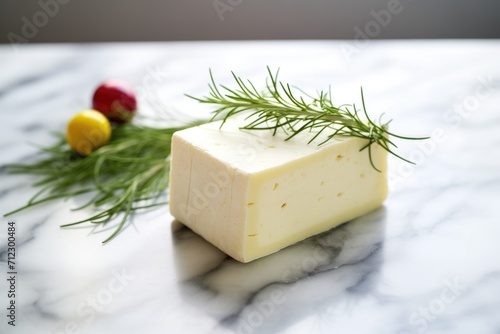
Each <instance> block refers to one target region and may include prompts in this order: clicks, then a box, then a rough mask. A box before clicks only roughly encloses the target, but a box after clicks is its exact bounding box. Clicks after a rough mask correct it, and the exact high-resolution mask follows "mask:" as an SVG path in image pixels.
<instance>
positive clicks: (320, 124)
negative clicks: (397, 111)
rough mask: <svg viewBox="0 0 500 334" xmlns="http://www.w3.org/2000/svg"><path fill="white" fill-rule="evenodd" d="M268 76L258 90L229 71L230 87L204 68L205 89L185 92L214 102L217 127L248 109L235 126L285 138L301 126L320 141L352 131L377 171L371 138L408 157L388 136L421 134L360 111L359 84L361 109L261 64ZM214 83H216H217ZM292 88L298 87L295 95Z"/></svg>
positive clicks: (345, 135) (296, 133) (363, 100)
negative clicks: (395, 129) (397, 129)
mask: <svg viewBox="0 0 500 334" xmlns="http://www.w3.org/2000/svg"><path fill="white" fill-rule="evenodd" d="M267 71H268V75H269V76H268V78H267V80H266V85H265V89H264V90H263V91H262V92H259V91H258V90H257V89H256V88H255V86H254V84H253V83H252V82H251V81H249V80H246V81H245V80H243V79H242V78H240V77H238V76H237V75H236V74H235V73H234V72H231V73H232V76H233V79H234V81H235V82H236V86H237V87H236V88H229V87H227V86H224V85H217V84H216V82H215V79H214V76H213V74H212V71H210V84H209V95H208V96H205V97H202V98H196V97H192V96H189V95H188V96H189V97H191V98H193V99H195V100H197V101H198V102H200V103H206V104H214V105H217V106H218V108H217V109H216V110H214V111H213V120H215V119H221V120H222V123H221V127H222V126H224V123H225V122H226V121H227V120H228V119H229V118H230V117H232V116H234V115H236V114H240V113H244V112H246V113H248V116H247V117H246V118H245V119H246V120H247V123H246V124H245V125H244V126H242V127H241V128H242V129H244V130H271V131H272V133H273V135H275V134H276V133H277V132H278V131H280V130H281V131H283V132H284V133H285V134H286V136H287V137H286V139H285V140H290V139H292V138H294V137H295V136H297V135H298V134H300V133H303V132H311V138H310V140H309V142H308V144H310V143H312V142H313V141H314V140H316V139H317V138H319V137H320V135H322V134H323V135H326V137H321V138H325V139H324V140H322V141H321V142H320V143H319V144H318V145H323V144H325V143H327V142H328V141H330V140H332V139H334V138H337V137H358V138H363V139H366V140H367V143H366V145H364V146H363V147H361V148H360V151H363V150H365V149H367V150H368V156H369V158H370V163H371V164H372V166H373V168H375V169H376V170H377V171H380V170H379V169H378V168H377V167H376V166H375V165H374V163H373V159H372V147H373V144H378V145H380V146H381V147H382V148H383V149H385V150H386V151H387V152H389V153H390V154H392V155H394V156H396V157H398V158H400V159H402V160H404V161H406V162H409V163H413V162H411V161H409V160H407V159H405V158H403V157H401V156H400V155H398V154H397V153H395V151H394V148H397V146H396V144H395V143H394V142H393V141H391V139H390V137H396V138H400V139H409V140H421V139H427V138H417V137H404V136H400V135H397V134H394V133H392V132H390V131H389V130H388V125H389V123H390V122H391V121H390V120H389V121H387V122H385V123H382V122H381V120H380V119H379V122H378V123H377V122H375V121H373V120H372V119H371V118H370V116H369V115H368V112H367V111H366V106H365V99H364V94H363V88H361V102H362V109H361V110H360V109H357V108H356V106H355V105H354V104H343V105H341V106H338V107H337V106H335V105H334V104H333V102H332V94H331V89H330V90H329V91H328V92H323V91H320V92H319V93H318V94H317V96H316V97H313V96H310V95H308V94H306V93H304V92H302V91H301V90H300V89H297V88H295V87H292V86H291V85H290V84H287V83H283V82H281V81H279V79H278V75H279V69H278V70H277V71H276V73H274V74H273V72H272V71H271V69H270V68H269V67H267ZM218 86H219V87H220V88H218ZM295 91H299V92H302V93H303V94H302V95H300V96H299V95H297V94H296V93H295Z"/></svg>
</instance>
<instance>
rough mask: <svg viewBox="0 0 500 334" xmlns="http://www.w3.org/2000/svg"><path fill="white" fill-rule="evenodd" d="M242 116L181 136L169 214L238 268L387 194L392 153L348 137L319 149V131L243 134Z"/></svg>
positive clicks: (177, 143) (175, 155) (345, 218)
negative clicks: (238, 264)
mask: <svg viewBox="0 0 500 334" xmlns="http://www.w3.org/2000/svg"><path fill="white" fill-rule="evenodd" d="M242 122H243V120H242V119H241V118H234V119H229V120H228V121H227V122H226V124H224V126H223V127H222V128H221V129H219V128H220V122H214V123H208V124H204V125H201V126H198V127H193V128H190V129H186V130H182V131H179V132H176V133H175V134H174V136H173V140H172V162H171V174H170V212H171V213H172V215H173V216H174V217H175V218H176V219H177V220H179V221H180V222H182V223H184V224H185V225H187V226H188V227H189V228H191V229H192V230H193V231H194V232H196V233H198V234H199V235H201V236H202V237H203V238H205V239H206V240H208V241H209V242H210V243H212V244H213V245H215V246H216V247H218V248H219V249H221V250H222V251H224V252H225V253H227V254H228V255H230V256H231V257H233V258H235V259H236V260H239V261H241V262H249V261H252V260H255V259H257V258H260V257H262V256H265V255H268V254H271V253H273V252H276V251H278V250H280V249H282V248H284V247H287V246H289V245H292V244H294V243H296V242H298V241H300V240H303V239H305V238H307V237H310V236H312V235H315V234H318V233H320V232H323V231H326V230H328V229H330V228H332V227H335V226H337V225H339V224H341V223H344V222H347V221H349V220H351V219H353V218H355V217H358V216H360V215H363V214H365V213H367V212H369V211H371V210H373V209H375V208H377V207H378V206H380V205H381V204H382V202H383V201H384V199H385V198H386V196H387V152H386V151H385V150H384V149H382V148H381V147H380V146H378V145H373V146H372V159H373V162H374V164H375V166H376V167H377V168H378V169H380V170H381V171H382V172H377V171H376V170H375V169H374V168H373V167H372V165H371V164H370V160H369V157H368V151H367V150H364V151H361V152H360V151H359V150H360V148H362V147H363V146H364V145H366V143H367V141H366V140H364V139H360V138H355V137H348V138H340V139H336V140H331V141H329V142H328V143H326V144H324V145H322V146H318V143H319V142H321V141H322V140H324V137H320V138H318V139H317V140H316V141H315V142H313V143H311V144H307V142H308V141H309V139H310V138H312V136H314V133H303V134H300V135H299V136H296V137H294V138H293V139H292V140H290V141H285V140H284V139H285V138H286V135H285V134H284V133H282V132H278V133H277V134H276V135H275V136H273V135H272V131H242V130H240V129H239V128H240V127H241V126H242V125H243V123H242Z"/></svg>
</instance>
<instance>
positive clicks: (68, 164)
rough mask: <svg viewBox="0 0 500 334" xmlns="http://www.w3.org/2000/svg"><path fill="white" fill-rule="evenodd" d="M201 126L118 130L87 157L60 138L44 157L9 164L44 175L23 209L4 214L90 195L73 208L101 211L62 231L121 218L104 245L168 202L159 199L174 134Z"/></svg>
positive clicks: (10, 169)
mask: <svg viewBox="0 0 500 334" xmlns="http://www.w3.org/2000/svg"><path fill="white" fill-rule="evenodd" d="M198 124H200V122H196V123H192V124H189V125H186V126H182V127H174V128H150V127H142V126H136V125H131V124H126V125H123V126H119V127H117V128H115V129H114V130H113V137H112V139H111V141H110V142H109V143H108V144H107V145H105V146H103V147H101V148H100V149H98V150H96V151H95V152H93V153H91V154H90V155H89V156H87V157H81V156H79V155H77V154H75V153H73V152H72V151H71V149H70V148H69V147H68V145H67V144H66V142H65V140H64V137H63V136H62V135H58V137H59V142H58V143H57V144H55V145H54V146H51V147H48V148H42V151H44V152H45V153H46V154H47V157H46V158H45V159H42V160H40V161H38V162H35V163H33V164H12V165H7V166H6V169H7V171H8V172H10V173H16V174H32V175H38V176H40V177H41V180H40V181H38V182H36V183H35V184H34V186H36V187H40V190H39V191H38V192H37V193H36V194H35V195H34V196H33V197H32V198H31V199H30V200H29V201H28V203H27V204H26V205H25V206H23V207H21V208H18V209H16V210H14V211H12V212H9V213H7V214H6V216H7V215H12V214H13V213H16V212H18V211H21V210H24V209H27V208H30V207H33V206H35V205H38V204H41V203H44V202H47V201H52V200H55V199H66V198H71V197H74V196H78V195H81V194H85V193H91V194H92V198H91V200H90V201H88V202H87V203H85V204H84V205H82V206H81V207H78V208H74V210H79V209H83V208H86V207H92V208H94V209H96V210H97V213H96V214H94V215H92V216H91V217H89V218H86V219H83V220H80V221H76V222H73V223H68V224H64V225H62V227H68V226H74V225H78V224H82V223H93V224H106V223H108V222H110V221H111V220H112V219H114V218H116V217H119V216H121V218H120V220H119V222H118V225H117V227H116V228H115V230H114V231H113V233H112V234H111V235H110V236H109V237H108V238H106V240H104V241H103V243H106V242H108V241H110V240H111V239H112V238H114V237H115V236H116V235H117V234H118V233H119V232H120V231H121V230H122V229H123V227H124V226H125V224H126V222H127V220H128V218H129V216H130V214H131V213H132V212H133V211H135V210H138V209H146V208H151V207H154V206H158V205H162V204H165V202H164V201H160V200H159V199H160V197H161V195H162V194H164V193H165V190H166V189H167V187H168V174H169V170H170V161H169V156H170V144H171V139H172V135H173V133H174V132H175V131H177V130H181V129H184V128H186V127H190V126H193V125H198Z"/></svg>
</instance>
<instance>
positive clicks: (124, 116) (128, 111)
mask: <svg viewBox="0 0 500 334" xmlns="http://www.w3.org/2000/svg"><path fill="white" fill-rule="evenodd" d="M92 108H93V109H95V110H99V111H100V112H101V113H103V114H104V115H105V116H106V117H107V118H108V119H109V120H110V121H112V122H116V123H125V122H128V121H130V120H131V119H132V117H134V114H135V112H136V110H137V99H136V97H135V92H134V88H133V87H132V85H130V84H129V83H127V82H125V81H123V80H118V79H112V80H107V81H105V82H104V83H103V84H102V85H100V86H99V87H97V89H96V91H95V93H94V96H93V98H92Z"/></svg>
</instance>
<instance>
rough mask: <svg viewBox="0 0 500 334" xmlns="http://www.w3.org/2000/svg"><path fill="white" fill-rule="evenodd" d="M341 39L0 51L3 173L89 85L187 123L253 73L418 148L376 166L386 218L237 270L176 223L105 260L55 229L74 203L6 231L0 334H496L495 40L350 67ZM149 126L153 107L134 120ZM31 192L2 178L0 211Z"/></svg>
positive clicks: (386, 49)
mask: <svg viewBox="0 0 500 334" xmlns="http://www.w3.org/2000/svg"><path fill="white" fill-rule="evenodd" d="M340 45H341V44H340V43H338V42H328V41H323V42H301V41H298V42H225V43H222V42H189V43H188V42H178V43H144V44H102V45H92V44H89V45H57V46H55V45H29V46H23V47H21V48H20V49H19V52H18V53H14V52H13V51H12V49H11V48H10V47H9V46H2V47H0V73H2V75H1V76H0V114H1V115H2V122H1V123H0V126H1V131H0V136H1V138H2V140H1V141H0V148H1V150H2V154H1V155H0V164H2V165H3V164H5V163H10V162H27V161H31V160H33V159H35V158H36V148H35V147H33V146H30V145H29V142H34V143H37V144H48V143H50V142H51V141H52V139H51V137H50V136H49V134H48V133H49V131H52V130H55V131H57V130H61V129H63V128H64V126H65V124H66V122H67V120H68V119H69V118H70V117H71V116H72V115H73V114H74V113H75V112H77V111H78V110H80V109H83V108H87V107H88V106H89V104H90V96H91V94H92V90H93V89H94V88H95V86H97V84H98V83H100V82H101V81H102V80H104V79H107V78H111V77H121V78H124V79H126V80H129V81H131V82H134V83H135V84H136V86H137V87H138V89H139V91H140V93H141V101H142V102H143V103H142V105H143V106H144V105H145V102H144V101H146V100H151V99H153V97H154V98H158V97H161V103H162V104H163V105H165V106H168V107H169V108H175V109H176V110H178V111H179V113H181V111H182V113H184V114H186V115H188V116H190V117H204V116H206V115H207V114H208V112H209V109H207V108H206V107H205V106H199V105H198V104H196V103H195V102H194V101H191V100H189V99H187V98H185V97H184V96H183V94H184V93H189V94H193V95H201V94H205V93H206V92H207V87H206V83H207V79H208V72H207V70H208V68H212V70H213V71H214V73H215V75H216V77H217V78H218V80H219V81H221V82H229V80H230V73H229V70H235V71H236V72H237V73H238V74H240V75H241V76H243V77H250V78H252V79H254V80H255V81H257V82H259V79H260V80H261V79H262V78H263V77H264V75H265V65H270V66H271V67H272V68H277V67H281V73H282V78H283V79H284V80H287V81H291V82H294V83H296V84H297V85H299V86H301V87H304V88H305V89H309V90H316V89H321V88H326V87H328V85H329V84H332V90H333V92H334V93H335V96H338V98H337V99H338V102H340V103H341V102H350V101H358V99H359V93H358V92H359V86H360V85H363V89H364V91H365V98H366V100H367V104H368V105H367V107H368V109H369V111H371V112H373V113H375V114H376V113H382V112H385V113H386V116H385V117H388V118H394V119H395V121H394V122H393V123H392V125H391V126H392V129H394V131H395V132H397V133H405V134H409V135H428V134H432V135H433V138H432V140H430V141H428V142H427V143H426V144H422V143H417V142H398V144H400V151H399V152H401V153H402V154H403V155H405V156H408V157H410V158H412V159H413V160H415V161H416V162H417V165H415V166H411V165H404V164H402V163H401V162H400V161H398V160H397V159H395V158H394V159H392V158H391V160H390V163H391V164H390V178H391V180H390V181H391V193H390V196H389V198H388V199H387V201H386V202H385V204H384V206H383V207H382V208H380V209H378V210H376V211H374V212H372V213H370V214H368V215H365V216H363V217H360V218H359V219H356V220H354V221H352V222H349V223H347V224H344V225H342V226H340V227H338V228H336V229H333V230H331V231H328V232H326V233H323V234H321V235H318V236H315V237H312V238H310V239H307V240H305V241H303V242H301V243H298V244H296V245H293V246H291V247H289V248H287V249H284V250H282V251H280V252H278V253H276V254H273V255H271V256H268V257H265V258H262V259H260V260H257V261H255V262H252V263H249V264H241V263H238V262H236V261H234V260H232V259H230V258H228V257H227V256H225V255H224V254H223V253H221V252H220V251H219V250H217V249H216V248H214V247H213V246H211V245H210V244H209V243H207V242H206V241H204V240H203V239H202V238H200V237H198V236H197V235H195V234H194V233H192V232H191V231H190V230H189V229H187V228H185V227H183V226H182V224H180V223H178V222H176V221H174V220H173V218H172V217H171V216H170V215H169V213H168V210H167V208H160V209H157V210H154V211H149V212H145V213H141V214H137V215H135V216H134V217H133V219H131V221H130V224H129V225H128V226H127V228H126V229H125V231H124V232H123V233H122V234H121V235H120V236H119V237H118V238H117V239H116V240H114V241H113V242H111V243H110V244H108V245H106V246H102V245H101V241H102V240H103V239H104V238H105V236H106V235H107V234H108V233H109V232H110V228H112V227H109V226H108V227H106V228H104V229H103V230H102V229H95V228H93V227H88V226H85V227H78V228H72V229H64V230H63V229H60V228H59V225H61V224H64V223H68V222H70V221H74V220H76V219H78V218H79V217H84V216H86V215H87V214H88V213H89V212H80V211H78V212H72V211H70V210H69V209H70V208H72V207H75V206H77V205H78V203H80V202H81V200H82V199H72V200H68V201H66V202H64V201H60V202H54V203H48V204H46V205H43V206H40V207H38V208H35V209H31V210H27V211H25V212H20V213H18V214H16V215H14V216H13V217H12V218H10V219H7V218H3V219H2V223H3V224H2V228H1V230H0V235H1V238H0V246H1V248H0V252H1V271H2V275H4V276H6V272H7V264H6V257H7V255H6V250H7V246H6V240H7V238H6V231H7V222H8V221H9V220H15V221H16V224H17V261H16V262H17V271H18V275H17V280H18V281H17V289H18V295H17V298H16V306H17V323H16V327H15V328H13V327H11V326H8V325H7V320H6V317H5V315H6V313H7V311H6V310H5V308H6V305H7V304H6V303H7V298H6V291H7V285H6V280H5V279H2V280H0V281H1V282H2V283H1V285H0V288H1V291H0V294H1V295H2V296H4V297H2V299H1V300H2V305H3V306H2V307H1V308H2V309H3V310H4V311H2V312H3V313H2V319H3V320H2V321H1V322H0V329H1V332H2V333H115V332H116V333H137V332H145V333H399V334H403V333H492V334H493V333H499V332H500V317H499V316H498V311H499V310H500V297H499V296H500V261H499V260H498V254H499V253H500V242H499V238H500V224H499V219H498V210H497V207H498V199H499V198H500V150H498V147H499V145H500V131H499V130H498V129H499V127H500V112H498V105H500V63H499V62H498V59H500V43H499V42H498V41H493V40H492V41H428V42H426V41H407V42H404V41H393V42H372V43H371V44H370V45H369V46H368V47H367V48H365V49H363V50H362V52H361V53H360V54H358V55H356V56H354V57H353V59H351V60H350V61H348V60H346V59H345V58H344V57H343V55H342V52H341V49H340ZM145 109H146V111H148V110H149V111H150V112H153V110H154V108H153V107H151V106H149V107H147V108H146V107H145ZM34 181H35V179H34V178H31V177H26V176H17V175H6V174H5V173H4V171H3V170H2V173H1V174H0V200H1V203H2V205H1V209H2V212H6V211H8V210H10V209H13V208H15V207H18V206H19V205H21V204H23V203H24V202H25V201H26V200H27V199H28V198H29V196H31V195H32V194H34V190H33V189H32V188H31V187H30V185H31V184H32V183H33V182H34Z"/></svg>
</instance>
